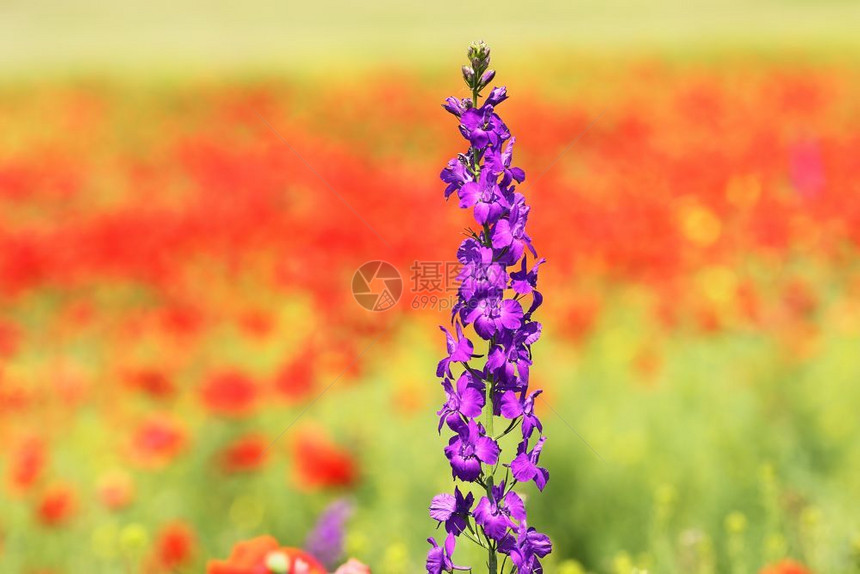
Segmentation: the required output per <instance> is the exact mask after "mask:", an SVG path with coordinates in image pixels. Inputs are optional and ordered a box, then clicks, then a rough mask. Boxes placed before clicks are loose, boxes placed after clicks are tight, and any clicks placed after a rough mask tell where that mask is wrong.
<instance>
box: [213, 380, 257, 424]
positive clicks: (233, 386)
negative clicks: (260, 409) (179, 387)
mask: <svg viewBox="0 0 860 574" xmlns="http://www.w3.org/2000/svg"><path fill="white" fill-rule="evenodd" d="M200 395H201V400H202V401H203V404H204V405H205V406H206V408H208V409H209V410H210V411H211V412H213V413H215V414H219V415H223V416H229V417H242V416H247V415H249V414H251V413H252V412H253V411H254V408H255V406H256V403H257V385H256V384H255V383H254V381H252V380H251V379H250V378H249V377H247V376H246V375H243V374H241V373H238V372H227V373H220V374H217V375H215V376H213V377H210V378H209V380H208V381H206V382H205V383H204V384H203V387H202V388H201V391H200Z"/></svg>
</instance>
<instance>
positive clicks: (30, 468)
mask: <svg viewBox="0 0 860 574" xmlns="http://www.w3.org/2000/svg"><path fill="white" fill-rule="evenodd" d="M11 454H12V455H11V456H10V457H9V467H8V473H9V484H10V488H11V489H12V491H13V492H23V491H26V490H29V489H30V487H32V486H33V484H34V483H36V481H38V480H39V477H41V476H42V472H43V470H44V468H45V464H46V460H47V457H48V453H47V449H46V447H45V443H44V441H42V440H41V439H40V438H38V437H27V438H25V439H24V440H22V441H21V443H20V444H19V445H18V446H17V447H16V448H14V449H12V453H11Z"/></svg>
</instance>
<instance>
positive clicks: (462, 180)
mask: <svg viewBox="0 0 860 574" xmlns="http://www.w3.org/2000/svg"><path fill="white" fill-rule="evenodd" d="M439 177H440V178H441V179H442V181H444V182H445V183H447V184H448V187H446V188H445V199H448V197H450V195H451V194H452V193H454V192H455V191H459V190H460V188H461V187H463V185H464V184H466V183H468V182H470V181H472V175H471V174H470V173H469V171H468V170H467V169H466V165H465V164H464V163H463V160H462V159H461V158H454V159H452V160H451V161H449V162H448V165H447V166H445V169H443V170H442V173H440V174H439Z"/></svg>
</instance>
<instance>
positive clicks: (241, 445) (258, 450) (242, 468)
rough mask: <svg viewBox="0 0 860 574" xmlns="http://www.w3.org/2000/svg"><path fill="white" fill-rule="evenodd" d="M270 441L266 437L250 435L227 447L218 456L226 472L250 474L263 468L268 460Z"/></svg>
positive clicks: (219, 462)
mask: <svg viewBox="0 0 860 574" xmlns="http://www.w3.org/2000/svg"><path fill="white" fill-rule="evenodd" d="M268 447H269V441H268V440H267V439H266V437H264V436H262V435H257V434H250V435H246V436H243V437H240V438H238V439H236V440H235V441H233V442H232V443H230V444H229V445H227V447H226V448H225V449H224V450H222V451H221V453H220V454H219V456H218V464H219V466H220V468H221V470H223V471H224V472H229V473H233V472H249V471H253V470H257V469H259V468H261V467H262V466H263V465H264V464H265V463H266V461H267V460H268V454H267V452H266V451H267V449H268Z"/></svg>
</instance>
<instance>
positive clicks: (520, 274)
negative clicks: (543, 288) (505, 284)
mask: <svg viewBox="0 0 860 574" xmlns="http://www.w3.org/2000/svg"><path fill="white" fill-rule="evenodd" d="M527 259H528V257H523V260H522V266H521V267H520V270H519V271H514V272H513V273H511V275H510V277H511V289H513V290H514V292H515V293H518V294H520V295H530V294H531V293H533V292H534V290H535V289H537V277H538V268H539V267H540V266H541V265H542V264H543V263H545V262H546V259H544V258H543V257H541V258H540V259H538V260H537V261H535V264H534V265H533V266H532V268H531V269H530V270H528V271H527V270H526V265H527V262H526V260H527Z"/></svg>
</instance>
